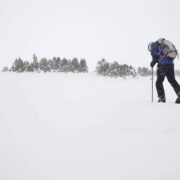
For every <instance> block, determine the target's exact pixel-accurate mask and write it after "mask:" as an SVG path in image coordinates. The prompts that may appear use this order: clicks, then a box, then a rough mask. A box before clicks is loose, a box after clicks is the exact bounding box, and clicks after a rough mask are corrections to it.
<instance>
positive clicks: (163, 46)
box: [148, 38, 180, 104]
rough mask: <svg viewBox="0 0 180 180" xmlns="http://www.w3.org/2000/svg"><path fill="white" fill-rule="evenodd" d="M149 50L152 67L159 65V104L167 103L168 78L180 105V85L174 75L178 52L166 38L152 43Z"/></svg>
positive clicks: (157, 87)
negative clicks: (166, 81)
mask: <svg viewBox="0 0 180 180" xmlns="http://www.w3.org/2000/svg"><path fill="white" fill-rule="evenodd" d="M148 50H149V51H150V52H151V56H152V61H151V63H150V66H151V67H152V68H153V67H154V66H155V64H156V63H157V64H158V65H157V80H156V90H157V94H158V97H159V100H158V102H163V103H165V102H166V97H165V92H164V87H163V81H164V78H165V77H167V79H168V81H169V83H170V84H171V86H172V87H173V89H174V91H175V93H176V94H177V96H178V97H177V99H176V101H175V103H177V104H179V103H180V85H179V84H178V82H177V81H176V79H175V73H174V63H173V61H174V59H175V58H176V57H177V55H178V52H177V50H176V48H175V46H174V45H173V44H172V43H171V42H170V41H168V40H166V39H164V38H160V39H158V40H157V41H156V42H151V43H149V45H148Z"/></svg>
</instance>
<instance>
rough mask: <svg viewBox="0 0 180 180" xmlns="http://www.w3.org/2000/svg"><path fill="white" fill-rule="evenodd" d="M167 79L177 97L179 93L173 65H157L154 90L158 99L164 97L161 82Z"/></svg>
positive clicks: (179, 89) (179, 87)
mask: <svg viewBox="0 0 180 180" xmlns="http://www.w3.org/2000/svg"><path fill="white" fill-rule="evenodd" d="M165 77H167V79H168V81H169V83H170V84H171V86H172V87H173V89H174V91H175V92H176V94H177V95H178V94H179V93H180V86H179V84H178V82H177V81H176V79H175V75H174V64H159V65H158V69H157V81H156V89H157V94H158V97H165V92H164V87H163V81H164V78H165Z"/></svg>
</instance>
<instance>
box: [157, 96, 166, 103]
mask: <svg viewBox="0 0 180 180" xmlns="http://www.w3.org/2000/svg"><path fill="white" fill-rule="evenodd" d="M158 102H163V103H165V102H166V98H165V97H159V100H158Z"/></svg>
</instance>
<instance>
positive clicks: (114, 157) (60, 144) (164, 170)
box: [0, 73, 180, 180]
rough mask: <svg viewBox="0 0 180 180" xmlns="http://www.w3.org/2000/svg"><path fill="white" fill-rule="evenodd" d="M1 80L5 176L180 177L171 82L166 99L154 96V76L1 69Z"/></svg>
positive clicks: (1, 171)
mask: <svg viewBox="0 0 180 180" xmlns="http://www.w3.org/2000/svg"><path fill="white" fill-rule="evenodd" d="M177 80H178V81H179V83H180V78H179V77H177ZM0 83H1V88H0V179H2V180H14V179H17V180H24V179H25V180H32V179H33V180H40V179H41V180H120V179H122V180H172V179H173V180H179V179H180V155H179V154H180V153H179V152H180V144H179V137H180V118H179V109H180V105H177V104H174V101H175V99H176V95H175V93H174V91H173V89H172V88H171V86H170V85H169V84H168V82H167V80H165V83H164V86H165V91H166V98H167V103H165V104H159V103H156V102H154V103H152V102H151V80H150V77H148V78H139V79H131V78H127V79H126V80H124V79H121V78H117V79H114V78H105V77H101V76H96V75H95V73H88V74H73V73H68V74H64V73H62V74H61V73H47V74H44V73H40V74H30V73H27V74H16V73H0ZM154 99H155V100H156V101H157V96H156V91H155V88H154Z"/></svg>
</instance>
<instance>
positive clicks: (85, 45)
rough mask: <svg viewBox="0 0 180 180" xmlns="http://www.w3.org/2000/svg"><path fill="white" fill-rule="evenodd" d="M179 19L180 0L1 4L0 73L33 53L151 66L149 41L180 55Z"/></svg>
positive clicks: (12, 0) (3, 0)
mask: <svg viewBox="0 0 180 180" xmlns="http://www.w3.org/2000/svg"><path fill="white" fill-rule="evenodd" d="M179 17H180V1H179V0H148V1H146V0H124V1H123V0H0V25H1V27H0V68H2V67H3V66H5V65H11V64H12V62H13V61H14V60H15V58H17V57H22V58H23V60H29V61H30V60H31V59H32V55H33V53H36V55H37V56H38V58H42V57H47V58H51V57H53V56H59V57H62V58H63V57H66V58H73V57H78V58H85V59H86V60H87V64H88V66H89V67H90V70H94V68H95V66H96V63H97V61H98V60H100V59H102V58H105V59H107V60H108V61H118V62H119V63H127V64H129V65H134V66H135V67H137V66H148V65H149V61H150V60H151V58H150V55H149V52H148V51H147V45H148V43H149V42H150V41H155V40H156V39H158V38H160V37H165V38H167V39H169V40H171V41H172V42H173V43H174V44H175V46H176V47H177V49H178V50H179V51H180V25H179V23H180V21H179ZM176 64H177V66H179V67H180V63H179V62H178V60H177V61H176Z"/></svg>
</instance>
